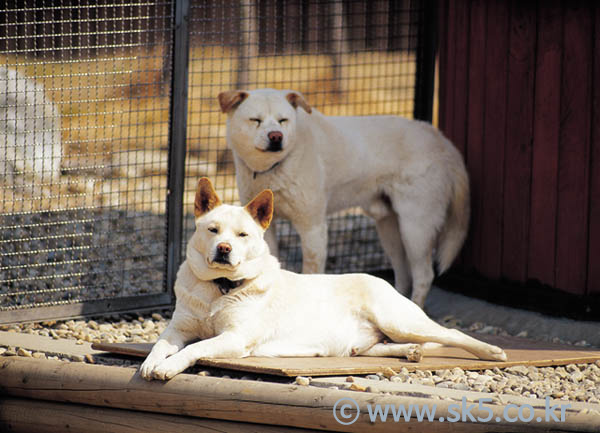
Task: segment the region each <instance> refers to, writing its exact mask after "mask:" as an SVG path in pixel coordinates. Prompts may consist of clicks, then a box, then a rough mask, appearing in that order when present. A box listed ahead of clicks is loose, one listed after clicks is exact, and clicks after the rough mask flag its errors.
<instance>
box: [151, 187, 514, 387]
mask: <svg viewBox="0 0 600 433" xmlns="http://www.w3.org/2000/svg"><path fill="white" fill-rule="evenodd" d="M195 215H196V231H195V233H194V235H193V236H192V238H191V239H190V242H189V243H188V247H187V257H186V260H185V262H184V263H183V264H182V265H181V268H180V270H179V272H178V274H177V280H176V282H175V294H176V296H177V304H176V306H175V312H174V314H173V319H172V320H171V322H170V323H169V326H168V327H167V329H166V330H165V331H164V332H163V333H162V334H161V336H160V339H159V340H158V342H157V343H156V344H155V345H154V347H153V348H152V351H151V353H150V355H148V357H147V358H146V360H145V361H144V363H143V364H142V366H141V368H140V372H141V375H142V376H143V377H144V378H146V379H152V378H155V379H169V378H171V377H173V376H174V375H176V374H178V373H180V372H182V371H183V370H185V369H186V368H188V367H190V366H191V365H193V364H194V363H195V362H196V361H197V360H198V359H199V358H240V357H246V356H288V357H289V356H353V355H362V356H397V357H406V358H408V359H409V360H412V361H419V360H420V359H421V356H422V346H421V344H422V343H426V342H435V343H441V344H446V345H449V346H456V347H461V348H463V349H465V350H467V351H469V352H471V353H473V354H475V355H476V356H478V357H479V358H481V359H487V360H500V361H503V360H506V354H505V353H504V351H503V350H502V349H500V348H499V347H496V346H492V345H490V344H487V343H484V342H481V341H479V340H476V339H474V338H472V337H469V336H467V335H465V334H463V333H462V332H460V331H457V330H454V329H446V328H444V327H443V326H440V325H438V324H437V323H435V322H434V321H432V320H431V319H429V318H428V317H427V315H426V314H425V313H424V312H423V310H421V309H420V308H419V307H418V306H417V305H416V304H414V303H413V302H412V301H410V300H408V299H406V298H405V297H403V296H402V295H400V294H399V293H398V292H396V291H395V290H394V288H393V287H392V286H390V285H389V284H388V283H387V282H386V281H384V280H382V279H379V278H376V277H373V276H370V275H366V274H347V275H318V274H315V275H301V274H296V273H293V272H289V271H285V270H282V269H280V266H279V262H278V261H277V259H276V258H275V257H273V256H272V255H271V254H270V253H269V248H268V246H267V244H266V242H265V241H264V240H263V235H264V232H265V230H266V229H267V228H268V227H269V224H270V222H271V218H272V215H273V194H272V192H271V191H270V190H265V191H262V192H261V193H260V194H258V195H257V196H256V197H255V198H254V199H253V200H252V201H251V202H250V203H248V204H247V205H246V206H245V207H240V206H230V205H226V204H221V200H220V199H219V198H218V196H217V195H216V193H215V191H214V189H213V187H212V185H211V183H210V181H209V180H208V179H206V178H203V179H200V182H199V183H198V190H197V191H196V200H195ZM216 227H218V230H213V229H215V228H216ZM242 233H243V234H244V235H245V236H240V234H242ZM198 339H200V340H201V341H198V342H196V343H192V344H189V343H190V342H193V341H195V340H198ZM385 340H391V341H392V343H388V344H384V341H385ZM186 345H187V346H186Z"/></svg>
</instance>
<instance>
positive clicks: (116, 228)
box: [0, 209, 166, 311]
mask: <svg viewBox="0 0 600 433" xmlns="http://www.w3.org/2000/svg"><path fill="white" fill-rule="evenodd" d="M165 233H166V229H165V219H164V218H161V217H159V216H156V215H153V214H150V213H144V212H133V211H132V212H129V211H120V210H103V211H91V210H87V209H80V210H68V211H48V212H39V213H32V214H14V215H3V216H1V217H0V311H2V310H5V309H13V308H23V307H28V306H31V305H33V304H38V305H53V304H62V303H67V302H75V301H83V300H93V299H101V298H111V297H124V296H133V295H139V294H147V293H157V292H162V291H163V280H164V278H163V271H164V262H165V248H166V247H165Z"/></svg>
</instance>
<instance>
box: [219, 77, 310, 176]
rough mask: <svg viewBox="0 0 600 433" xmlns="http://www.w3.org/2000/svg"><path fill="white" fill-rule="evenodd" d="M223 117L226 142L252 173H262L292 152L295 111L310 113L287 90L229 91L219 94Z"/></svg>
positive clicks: (301, 101)
mask: <svg viewBox="0 0 600 433" xmlns="http://www.w3.org/2000/svg"><path fill="white" fill-rule="evenodd" d="M219 104H220V105H221V111H222V112H223V113H227V114H228V117H227V142H228V143H229V145H230V146H231V147H232V150H233V151H234V152H236V153H237V154H238V155H239V156H240V157H241V158H242V159H243V160H244V162H245V163H246V164H247V165H248V167H250V169H252V170H253V171H255V172H261V171H266V170H268V169H270V168H271V167H273V166H274V165H275V164H277V163H278V162H280V161H281V160H283V159H284V158H285V157H286V156H287V155H288V154H289V152H290V151H291V150H292V147H293V144H294V138H295V134H296V123H297V116H298V107H301V108H302V109H303V110H304V111H306V112H307V113H311V112H312V109H311V108H310V106H309V105H308V104H307V103H306V101H305V100H304V98H303V97H302V95H301V94H300V93H298V92H294V91H290V90H275V89H258V90H252V91H247V90H231V91H227V92H222V93H220V94H219Z"/></svg>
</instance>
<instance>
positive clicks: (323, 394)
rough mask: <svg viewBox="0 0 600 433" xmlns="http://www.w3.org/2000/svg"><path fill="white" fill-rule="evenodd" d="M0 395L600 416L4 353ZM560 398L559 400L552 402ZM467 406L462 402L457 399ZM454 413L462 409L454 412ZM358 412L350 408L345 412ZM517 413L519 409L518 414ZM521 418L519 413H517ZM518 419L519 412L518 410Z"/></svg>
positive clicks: (277, 415) (363, 421)
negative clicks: (350, 403)
mask: <svg viewBox="0 0 600 433" xmlns="http://www.w3.org/2000/svg"><path fill="white" fill-rule="evenodd" d="M0 371H1V372H2V374H0V395H2V396H3V398H6V397H7V396H14V397H21V398H30V399H39V400H50V401H53V402H68V403H78V404H88V405H92V406H102V407H112V408H120V409H127V410H135V411H144V412H154V413H164V414H172V415H183V416H192V417H199V418H214V419H222V420H229V421H241V422H250V423H259V424H264V423H268V424H272V425H284V426H291V427H301V428H312V429H318V430H327V431H347V432H364V431H367V430H368V431H369V432H384V431H385V432H387V431H390V429H393V430H394V431H398V432H409V431H415V427H416V426H417V424H418V425H419V426H420V427H421V428H422V422H427V421H422V422H421V423H418V422H417V420H416V419H411V421H410V422H404V421H403V420H402V422H398V423H393V424H386V423H384V422H371V420H370V418H369V413H368V405H371V407H374V406H375V405H377V404H379V405H381V406H382V407H385V405H395V406H396V407H398V406H399V405H400V404H402V405H403V406H404V407H406V408H407V407H408V406H409V405H411V404H412V405H419V406H420V407H423V406H425V405H429V406H430V407H432V405H434V404H435V405H436V412H435V420H434V421H432V422H433V424H431V427H433V429H434V430H435V431H437V432H459V431H460V432H466V433H469V432H484V431H486V432H507V431H515V429H518V430H519V431H522V432H528V431H548V430H550V429H554V430H556V431H560V430H564V431H596V429H597V425H598V416H597V415H594V414H591V413H580V412H578V411H567V417H566V420H565V422H564V423H561V424H560V425H559V426H557V425H556V424H555V423H552V422H550V421H545V420H544V416H545V415H544V401H543V400H539V401H540V402H541V403H540V405H536V406H535V407H533V408H534V417H535V418H536V419H537V418H538V417H539V418H540V420H541V421H540V422H531V423H519V424H518V425H515V423H509V422H507V421H505V420H504V418H503V412H504V410H505V408H504V406H503V405H502V404H497V405H492V404H491V403H490V404H487V405H486V407H485V408H484V409H486V410H484V411H481V410H478V408H477V407H475V408H473V409H472V410H470V413H471V414H472V416H473V417H475V418H477V417H480V418H485V417H487V416H489V413H490V411H491V412H492V416H493V419H494V420H496V418H498V419H499V420H500V421H498V422H493V423H482V422H480V423H477V422H475V423H469V422H455V423H450V422H440V421H439V419H440V417H446V418H447V417H448V416H449V414H452V413H453V412H450V411H449V406H450V405H451V404H453V405H454V404H457V402H456V401H447V400H432V399H427V398H422V397H421V396H409V397H407V396H394V395H384V394H379V393H370V392H355V391H346V390H333V389H320V388H316V387H311V386H297V385H292V384H281V383H267V382H255V381H246V380H233V379H223V378H216V377H201V376H195V375H189V374H180V375H178V376H176V377H175V378H173V379H172V380H170V381H168V382H162V381H152V382H146V381H145V380H143V379H142V378H141V377H140V376H139V375H138V373H137V372H136V371H135V369H132V368H122V367H109V366H102V365H87V364H81V363H66V362H60V361H49V360H37V359H30V358H21V357H5V358H0ZM341 398H349V399H353V400H354V401H355V402H356V404H357V405H358V408H360V415H359V416H358V419H357V420H356V422H354V423H353V424H351V425H342V424H340V423H338V422H337V421H336V419H335V418H334V416H333V408H334V406H335V404H336V402H338V401H339V400H340V399H341ZM554 403H556V402H553V404H554ZM458 404H459V406H460V402H458ZM453 410H455V409H453ZM352 412H353V410H352V409H350V410H348V409H346V413H350V414H351V413H352ZM511 414H512V412H511ZM513 415H514V414H513ZM511 416H512V415H511Z"/></svg>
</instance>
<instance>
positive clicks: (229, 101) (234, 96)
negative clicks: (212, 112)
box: [218, 90, 249, 113]
mask: <svg viewBox="0 0 600 433" xmlns="http://www.w3.org/2000/svg"><path fill="white" fill-rule="evenodd" d="M248 96H249V95H248V92H244V91H243V90H228V91H227V92H221V93H219V96H218V98H219V104H220V105H221V111H222V112H223V113H229V112H230V111H231V110H233V109H234V108H237V106H238V105H240V104H241V103H242V102H243V101H244V99H246V98H247V97H248Z"/></svg>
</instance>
